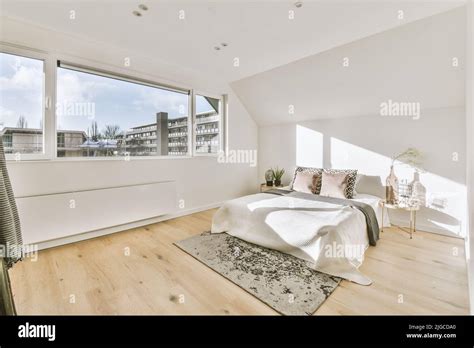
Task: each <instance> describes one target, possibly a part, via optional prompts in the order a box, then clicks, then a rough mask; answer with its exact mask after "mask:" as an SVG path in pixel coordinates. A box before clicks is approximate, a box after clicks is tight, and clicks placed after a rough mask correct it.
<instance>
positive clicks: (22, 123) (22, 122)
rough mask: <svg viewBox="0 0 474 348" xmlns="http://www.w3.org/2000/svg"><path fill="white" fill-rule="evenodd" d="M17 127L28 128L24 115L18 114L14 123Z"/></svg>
mask: <svg viewBox="0 0 474 348" xmlns="http://www.w3.org/2000/svg"><path fill="white" fill-rule="evenodd" d="M16 127H17V128H28V121H26V118H25V116H23V115H20V117H19V118H18V121H17V123H16Z"/></svg>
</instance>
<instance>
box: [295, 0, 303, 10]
mask: <svg viewBox="0 0 474 348" xmlns="http://www.w3.org/2000/svg"><path fill="white" fill-rule="evenodd" d="M302 6H303V2H302V1H297V2H295V7H297V8H300V7H302Z"/></svg>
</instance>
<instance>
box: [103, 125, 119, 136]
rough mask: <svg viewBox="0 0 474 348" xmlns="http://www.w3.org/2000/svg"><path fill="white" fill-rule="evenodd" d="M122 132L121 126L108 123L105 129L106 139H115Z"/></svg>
mask: <svg viewBox="0 0 474 348" xmlns="http://www.w3.org/2000/svg"><path fill="white" fill-rule="evenodd" d="M119 134H120V127H119V126H118V125H116V124H114V125H111V124H107V125H106V126H105V129H104V137H105V139H115V138H116V137H117V136H118V135H119Z"/></svg>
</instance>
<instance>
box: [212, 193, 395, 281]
mask: <svg viewBox="0 0 474 348" xmlns="http://www.w3.org/2000/svg"><path fill="white" fill-rule="evenodd" d="M318 197H319V196H318V195H314V194H309V193H301V192H292V191H290V190H272V191H268V192H266V193H258V194H253V195H248V196H244V197H240V198H237V199H233V200H230V201H227V202H226V203H224V204H223V206H222V207H221V208H219V210H218V211H217V212H216V214H215V215H214V217H213V221H212V229H211V233H223V232H225V233H228V234H230V235H232V236H234V237H237V238H240V239H242V240H245V241H247V242H249V243H253V244H257V245H259V246H262V247H266V248H269V249H274V250H278V251H281V252H283V253H287V254H290V255H293V256H295V257H298V258H300V259H303V260H306V261H307V262H308V265H309V266H310V267H311V268H313V269H315V270H317V271H320V272H323V273H327V274H330V275H334V276H338V277H341V278H344V279H347V280H350V281H353V282H355V283H358V284H362V285H370V284H371V283H372V280H371V279H370V278H368V277H367V276H365V275H364V274H362V273H361V272H360V271H359V270H358V268H359V266H360V265H361V264H362V262H363V260H364V252H365V250H366V249H367V248H368V246H369V244H372V245H375V243H376V239H378V227H381V226H380V225H379V221H382V214H384V221H386V222H387V226H388V225H389V220H388V214H387V211H386V210H385V211H384V210H382V207H381V206H380V204H379V203H380V200H381V199H380V198H379V197H376V196H372V195H369V194H357V195H356V196H355V197H354V198H353V199H350V200H349V199H345V200H342V199H339V200H338V199H322V198H318ZM356 205H359V206H364V207H366V208H367V207H371V208H372V209H373V211H372V213H375V217H376V219H375V218H374V219H372V220H375V221H376V222H375V223H376V224H377V228H376V230H377V231H376V234H377V235H376V236H375V235H374V233H375V232H374V231H373V230H374V229H375V228H370V224H369V223H368V221H369V220H368V218H367V216H366V213H364V211H363V209H360V207H357V206H356ZM366 210H371V209H370V208H367V209H366ZM369 230H371V231H370V233H369ZM371 233H372V234H371Z"/></svg>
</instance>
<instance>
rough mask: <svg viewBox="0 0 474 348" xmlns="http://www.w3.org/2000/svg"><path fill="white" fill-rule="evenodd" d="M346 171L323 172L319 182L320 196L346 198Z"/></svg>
mask: <svg viewBox="0 0 474 348" xmlns="http://www.w3.org/2000/svg"><path fill="white" fill-rule="evenodd" d="M346 187H347V173H326V172H323V175H322V184H321V193H320V195H321V196H327V197H334V198H346V196H345V194H344V193H345V192H346Z"/></svg>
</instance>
